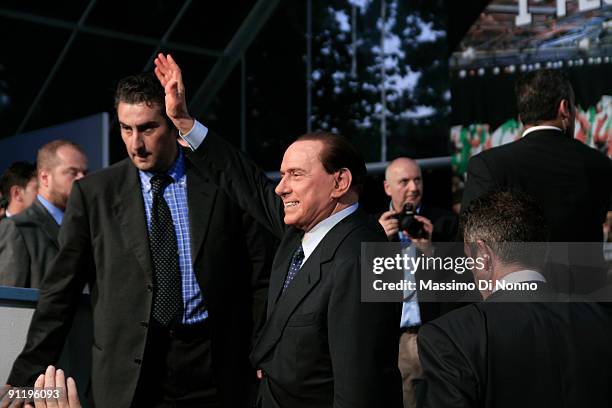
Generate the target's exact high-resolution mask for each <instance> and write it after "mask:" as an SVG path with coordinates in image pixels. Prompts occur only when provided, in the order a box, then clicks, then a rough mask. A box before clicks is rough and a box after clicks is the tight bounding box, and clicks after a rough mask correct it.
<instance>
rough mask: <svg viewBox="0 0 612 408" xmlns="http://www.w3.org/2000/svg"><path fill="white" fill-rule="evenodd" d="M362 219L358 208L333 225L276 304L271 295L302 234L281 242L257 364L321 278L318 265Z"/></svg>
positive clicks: (278, 288) (276, 290)
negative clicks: (281, 253) (284, 242)
mask: <svg viewBox="0 0 612 408" xmlns="http://www.w3.org/2000/svg"><path fill="white" fill-rule="evenodd" d="M363 219H364V215H363V214H362V213H361V211H359V210H357V211H355V212H354V213H353V214H351V215H349V216H348V217H346V218H345V219H343V220H342V221H340V222H339V223H338V224H337V225H336V226H334V228H332V229H331V231H329V232H328V233H327V235H326V236H325V237H324V238H323V240H322V241H321V242H320V243H319V245H317V247H316V249H315V250H314V252H313V253H312V254H311V255H310V257H308V259H307V260H306V262H305V263H304V265H302V268H301V269H300V271H299V272H298V273H297V275H296V276H295V278H294V279H293V281H292V282H291V285H290V286H289V287H288V288H287V290H286V291H285V293H283V294H282V295H280V298H279V299H278V301H277V302H276V304H272V305H271V303H272V302H273V299H276V296H278V295H279V293H280V291H281V288H282V285H283V283H284V280H285V275H286V274H287V270H288V268H289V262H290V261H291V256H292V255H293V251H294V250H295V248H296V247H297V244H298V242H299V240H300V239H301V235H298V234H296V235H295V236H293V237H291V241H292V246H290V245H286V246H284V245H283V249H284V251H283V252H284V254H283V256H282V257H280V258H277V259H275V260H274V264H275V266H274V269H273V271H272V276H271V277H270V285H271V286H270V292H269V294H270V297H269V301H268V302H269V304H268V306H269V307H268V320H267V322H266V325H265V326H264V328H263V331H262V334H261V337H260V339H259V341H258V343H257V345H256V346H255V348H254V349H253V354H252V356H251V357H252V361H253V362H254V363H255V364H258V363H259V362H260V361H261V360H262V359H263V358H264V357H265V356H266V354H268V352H269V351H270V350H272V348H273V347H274V346H275V345H276V343H277V342H278V341H279V339H280V337H281V335H282V333H283V330H284V328H285V326H286V325H287V321H288V320H289V318H290V317H291V315H292V314H293V312H294V311H295V309H296V308H297V307H298V305H299V304H300V303H301V302H302V300H303V299H304V298H305V297H306V296H307V295H308V294H309V293H310V292H311V291H312V289H313V288H314V287H315V286H316V285H317V283H318V282H319V281H320V280H321V269H322V267H323V265H324V264H325V263H327V262H329V261H330V260H332V259H333V257H334V254H335V253H336V250H337V248H338V246H339V245H340V243H341V242H342V241H343V239H344V237H346V236H347V235H348V234H349V233H350V232H351V231H352V230H353V229H355V228H357V227H358V226H359V225H361V223H362V222H363ZM291 241H288V242H291ZM279 251H280V250H279ZM272 284H274V286H272Z"/></svg>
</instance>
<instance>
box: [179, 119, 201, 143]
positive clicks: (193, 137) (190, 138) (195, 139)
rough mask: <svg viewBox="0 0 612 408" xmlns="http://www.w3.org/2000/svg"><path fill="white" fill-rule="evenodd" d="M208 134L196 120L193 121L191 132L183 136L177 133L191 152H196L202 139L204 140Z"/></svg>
mask: <svg viewBox="0 0 612 408" xmlns="http://www.w3.org/2000/svg"><path fill="white" fill-rule="evenodd" d="M207 134H208V128H207V127H206V126H204V125H203V124H201V123H200V122H198V121H197V120H194V121H193V127H192V128H191V130H190V131H189V132H187V133H185V134H184V135H183V134H181V132H180V131H179V136H180V137H181V139H183V140H184V141H186V142H187V144H188V145H189V147H190V148H191V150H196V149H197V148H198V147H200V145H201V144H202V142H203V141H204V139H206V135H207Z"/></svg>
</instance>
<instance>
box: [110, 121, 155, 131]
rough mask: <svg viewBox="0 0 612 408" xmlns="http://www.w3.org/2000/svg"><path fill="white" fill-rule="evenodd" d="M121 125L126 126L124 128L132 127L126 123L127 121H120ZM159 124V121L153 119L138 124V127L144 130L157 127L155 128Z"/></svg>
mask: <svg viewBox="0 0 612 408" xmlns="http://www.w3.org/2000/svg"><path fill="white" fill-rule="evenodd" d="M119 125H120V126H121V127H124V128H128V129H130V128H131V126H130V125H127V124H125V123H123V122H121V121H120V122H119ZM159 126H160V125H159V122H156V121H154V120H152V121H149V122H145V123H141V124H139V125H136V129H138V130H140V131H143V130H146V129H155V128H158V127H159Z"/></svg>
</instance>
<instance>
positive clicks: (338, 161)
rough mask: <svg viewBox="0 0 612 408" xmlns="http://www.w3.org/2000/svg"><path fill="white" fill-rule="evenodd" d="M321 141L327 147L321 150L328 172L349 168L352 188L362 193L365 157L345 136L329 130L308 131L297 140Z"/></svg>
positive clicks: (322, 162) (324, 165)
mask: <svg viewBox="0 0 612 408" xmlns="http://www.w3.org/2000/svg"><path fill="white" fill-rule="evenodd" d="M305 140H312V141H316V140H318V141H321V142H323V144H324V146H325V148H324V149H323V150H322V151H321V157H320V159H321V164H323V168H325V171H326V172H327V173H328V174H333V173H335V172H336V171H338V170H340V169H342V168H347V169H348V170H349V171H350V172H351V176H352V179H353V180H352V182H351V188H352V189H353V190H354V191H355V192H356V193H357V194H358V195H360V194H361V192H362V191H363V187H364V186H365V180H366V176H367V173H368V171H367V169H366V166H365V161H364V160H363V157H362V156H361V154H360V153H359V151H358V150H357V148H355V146H353V144H352V143H351V142H350V141H349V140H348V139H347V138H345V137H344V136H342V135H339V134H335V133H329V132H313V133H306V134H305V135H302V136H300V137H298V138H297V140H296V141H305Z"/></svg>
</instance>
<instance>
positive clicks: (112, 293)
mask: <svg viewBox="0 0 612 408" xmlns="http://www.w3.org/2000/svg"><path fill="white" fill-rule="evenodd" d="M185 166H186V172H187V189H188V205H189V223H190V236H191V237H190V238H191V255H192V262H193V270H194V273H195V275H196V278H197V280H198V283H199V285H200V288H201V290H202V294H203V297H204V301H205V303H206V307H207V309H208V312H209V317H208V319H209V322H210V325H211V349H212V364H213V375H214V378H215V380H216V383H217V385H218V387H219V389H220V392H221V397H222V400H223V402H224V406H226V407H239V406H246V403H247V399H248V393H249V390H248V384H249V381H250V380H251V379H252V378H253V377H252V375H254V374H253V371H252V369H251V367H250V364H249V361H248V355H249V352H250V349H251V344H252V343H251V341H252V328H253V325H254V321H253V320H254V319H253V314H254V313H255V314H257V310H258V308H259V310H260V311H263V305H264V304H265V292H266V284H267V279H268V273H269V264H267V261H268V260H269V258H268V257H267V256H266V255H267V254H268V250H269V249H271V248H269V245H268V243H266V242H265V240H264V236H263V235H262V234H261V232H262V231H261V230H260V229H256V228H255V225H253V223H252V222H248V223H247V222H245V219H243V218H244V213H243V212H242V211H241V210H240V209H239V208H238V207H237V206H236V205H235V204H234V203H233V202H232V201H231V200H229V198H228V197H227V196H226V195H225V194H223V193H222V192H221V191H219V190H218V189H217V188H216V187H215V186H214V185H213V184H212V183H210V182H209V181H208V179H207V178H206V177H204V176H202V175H201V174H200V173H199V172H198V171H197V170H196V169H195V167H194V166H193V165H192V164H191V160H190V158H189V155H187V157H186V160H185ZM251 261H252V262H251ZM86 282H89V283H90V288H91V302H92V309H93V348H92V354H93V361H92V367H93V369H92V376H91V379H92V381H91V384H92V397H93V401H94V403H95V405H96V406H97V407H129V406H130V403H131V401H132V398H133V395H134V391H135V388H136V384H137V381H138V377H139V374H140V367H141V365H142V357H143V354H144V350H145V343H146V338H147V331H148V329H147V327H148V323H149V321H150V319H151V306H152V300H153V276H152V266H151V257H150V254H149V246H148V238H147V226H146V217H145V209H144V203H143V197H142V191H141V186H140V180H139V176H138V170H137V169H136V168H135V167H134V166H133V165H132V163H131V162H130V161H129V160H128V159H126V160H123V161H121V162H119V163H117V164H115V165H113V166H111V167H109V168H107V169H104V170H102V171H100V172H97V173H94V174H91V175H89V176H87V177H85V178H84V179H82V180H79V181H77V182H75V183H74V186H73V188H72V193H71V195H70V198H69V201H68V208H67V211H66V214H65V216H64V220H63V223H62V228H61V231H60V252H59V254H58V257H57V258H56V261H55V263H54V264H53V266H52V267H51V269H50V270H49V272H48V274H47V277H46V278H45V280H44V281H43V284H42V286H41V290H40V299H39V303H38V307H37V309H36V312H35V313H34V316H33V319H32V323H31V326H30V330H29V333H28V338H27V343H26V346H25V348H24V351H23V352H22V353H21V355H20V356H19V357H18V358H17V360H16V361H15V364H14V366H13V370H12V372H11V375H10V377H9V379H8V383H9V384H11V385H20V386H25V385H30V386H31V384H33V381H34V379H35V375H36V374H38V373H40V372H43V371H44V369H45V367H46V365H47V364H50V363H53V362H55V360H56V359H57V357H58V355H59V352H60V351H61V347H62V345H63V342H64V339H65V336H66V333H67V331H68V329H69V328H70V322H71V320H72V317H73V315H74V311H75V308H76V306H77V301H78V298H79V295H80V294H81V292H82V290H83V286H84V285H85V283H86ZM160 358H163V357H162V356H160Z"/></svg>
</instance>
